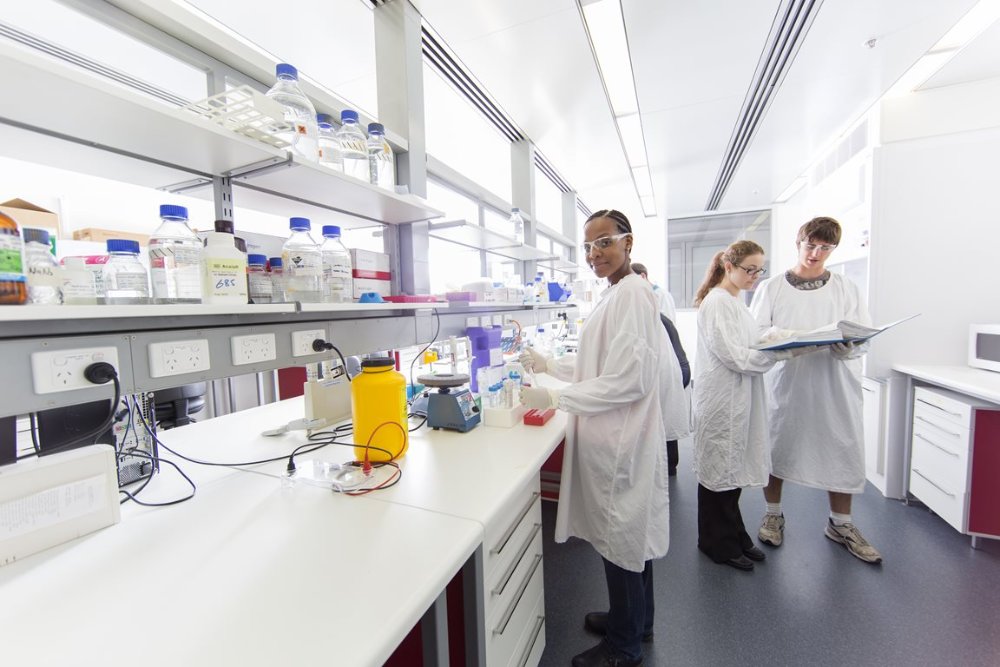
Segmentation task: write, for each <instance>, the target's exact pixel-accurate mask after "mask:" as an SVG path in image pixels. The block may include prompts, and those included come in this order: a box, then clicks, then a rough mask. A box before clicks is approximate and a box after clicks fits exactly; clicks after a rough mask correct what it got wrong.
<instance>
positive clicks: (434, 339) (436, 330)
mask: <svg viewBox="0 0 1000 667" xmlns="http://www.w3.org/2000/svg"><path fill="white" fill-rule="evenodd" d="M433 310H434V317H435V319H436V320H437V325H436V326H435V328H434V335H433V336H432V337H431V342H429V343H427V345H425V346H424V349H422V350H420V352H418V353H417V356H415V357H413V361H411V362H410V386H411V387H416V386H417V383H416V382H414V381H413V365H414V364H415V363H417V359H419V358H421V357H422V356H424V352H426V351H427V350H429V349H430V347H431V345H433V344H434V343H436V342H437V337H438V334H439V333H441V314H440V313H438V309H437V308H434V309H433ZM413 398H416V393H414V394H413ZM410 402H411V403H412V402H413V400H412V399H411V400H410Z"/></svg>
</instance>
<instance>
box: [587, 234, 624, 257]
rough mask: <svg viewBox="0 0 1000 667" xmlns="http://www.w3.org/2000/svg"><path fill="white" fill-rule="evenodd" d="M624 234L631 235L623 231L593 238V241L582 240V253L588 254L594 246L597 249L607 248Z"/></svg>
mask: <svg viewBox="0 0 1000 667" xmlns="http://www.w3.org/2000/svg"><path fill="white" fill-rule="evenodd" d="M626 236H632V234H630V233H629V232H624V233H622V234H615V235H614V236H602V237H601V238H599V239H594V240H593V241H584V242H583V254H584V255H589V254H590V251H591V250H593V249H594V248H597V249H598V250H607V249H608V248H610V247H611V246H612V244H614V243H616V242H618V241H620V240H622V239H623V238H625V237H626Z"/></svg>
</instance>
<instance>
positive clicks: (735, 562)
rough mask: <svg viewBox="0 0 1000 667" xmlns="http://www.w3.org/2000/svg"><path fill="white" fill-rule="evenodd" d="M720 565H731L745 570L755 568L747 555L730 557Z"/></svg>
mask: <svg viewBox="0 0 1000 667" xmlns="http://www.w3.org/2000/svg"><path fill="white" fill-rule="evenodd" d="M720 565H729V566H730V567H735V568H736V569H737V570H743V571H744V572H749V571H751V570H752V569H753V561H751V560H750V559H749V558H747V557H746V556H742V555H741V556H737V557H736V558H730V559H729V560H724V561H722V562H721V563H720Z"/></svg>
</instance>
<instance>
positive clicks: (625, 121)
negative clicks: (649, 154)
mask: <svg viewBox="0 0 1000 667" xmlns="http://www.w3.org/2000/svg"><path fill="white" fill-rule="evenodd" d="M615 120H616V121H617V122H618V132H619V133H620V134H621V135H622V144H624V145H625V157H626V158H628V163H629V166H631V167H641V166H643V165H645V164H646V142H645V141H644V140H643V137H642V122H641V121H640V120H639V114H637V113H632V114H629V115H627V116H619V117H618V118H616V119H615Z"/></svg>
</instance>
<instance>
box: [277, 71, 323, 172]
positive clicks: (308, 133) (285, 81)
mask: <svg viewBox="0 0 1000 667" xmlns="http://www.w3.org/2000/svg"><path fill="white" fill-rule="evenodd" d="M275 74H276V76H277V77H278V80H277V81H276V82H275V84H274V85H273V86H271V90H269V91H267V96H268V97H270V98H271V99H272V100H274V101H275V102H277V103H278V104H280V105H281V106H283V107H284V108H285V122H286V123H288V124H289V125H291V126H292V129H291V130H290V131H288V132H286V133H283V134H281V135H280V136H281V138H282V139H284V140H285V141H287V142H288V143H289V144H290V146H289V148H288V150H290V151H292V152H293V153H295V154H296V155H298V156H300V157H303V158H305V159H307V160H312V161H313V162H316V161H318V160H319V128H318V127H317V126H316V108H315V107H314V106H313V103H312V102H310V101H309V98H308V97H306V95H305V93H303V92H302V89H301V88H299V72H298V70H297V69H295V68H294V67H293V66H291V65H289V64H288V63H279V64H278V66H277V67H276V68H275Z"/></svg>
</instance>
